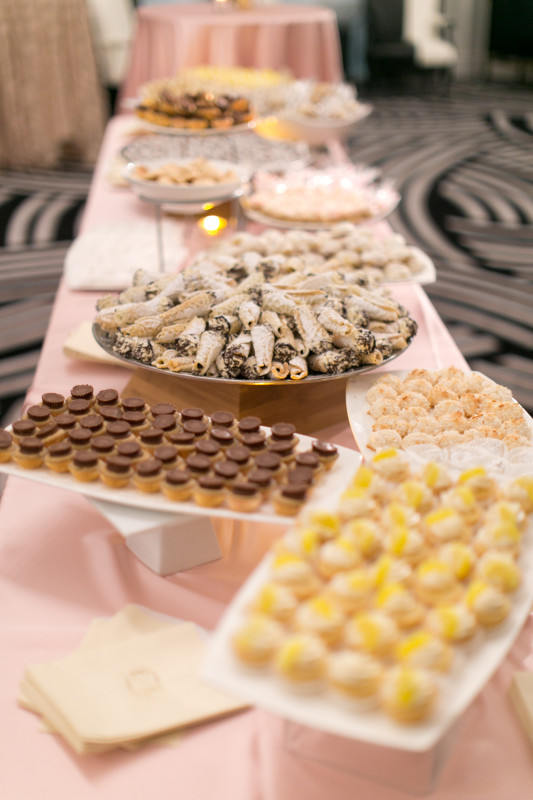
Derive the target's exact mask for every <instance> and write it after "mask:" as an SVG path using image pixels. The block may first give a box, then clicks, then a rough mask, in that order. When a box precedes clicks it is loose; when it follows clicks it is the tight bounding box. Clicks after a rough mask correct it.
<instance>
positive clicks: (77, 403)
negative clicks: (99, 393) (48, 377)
mask: <svg viewBox="0 0 533 800" xmlns="http://www.w3.org/2000/svg"><path fill="white" fill-rule="evenodd" d="M67 410H68V413H69V414H72V416H73V417H76V419H80V417H86V416H87V415H88V414H89V413H90V411H91V404H90V403H89V401H88V400H69V401H68V403H67Z"/></svg>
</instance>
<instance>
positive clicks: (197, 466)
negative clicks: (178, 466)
mask: <svg viewBox="0 0 533 800" xmlns="http://www.w3.org/2000/svg"><path fill="white" fill-rule="evenodd" d="M186 463H187V468H188V469H190V471H191V472H192V473H193V475H202V474H205V473H207V472H209V470H210V469H211V459H210V458H208V457H207V456H201V455H198V453H192V455H190V456H189V457H188V458H187V462H186Z"/></svg>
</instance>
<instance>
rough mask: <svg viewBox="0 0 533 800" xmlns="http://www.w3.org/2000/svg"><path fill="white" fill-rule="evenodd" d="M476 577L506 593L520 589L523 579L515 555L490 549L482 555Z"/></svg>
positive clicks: (477, 566)
mask: <svg viewBox="0 0 533 800" xmlns="http://www.w3.org/2000/svg"><path fill="white" fill-rule="evenodd" d="M476 577H478V578H479V579H481V580H482V581H485V582H486V583H489V584H490V585H491V586H495V587H496V589H500V591H502V592H505V593H506V594H507V593H510V592H514V591H515V590H516V589H518V587H519V586H520V583H521V580H522V574H521V572H520V568H519V567H518V565H517V563H516V561H515V560H514V558H513V556H512V555H511V554H510V553H502V552H498V551H497V550H489V551H487V552H486V553H484V554H483V555H482V556H481V558H480V559H479V561H478V563H477V565H476Z"/></svg>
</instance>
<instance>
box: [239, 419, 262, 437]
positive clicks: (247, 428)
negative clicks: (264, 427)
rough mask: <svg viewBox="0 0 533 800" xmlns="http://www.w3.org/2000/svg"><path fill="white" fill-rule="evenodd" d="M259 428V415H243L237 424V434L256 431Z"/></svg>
mask: <svg viewBox="0 0 533 800" xmlns="http://www.w3.org/2000/svg"><path fill="white" fill-rule="evenodd" d="M260 428H261V420H260V419H259V417H243V418H242V419H241V420H240V421H239V422H238V424H237V430H238V434H239V435H242V434H243V433H258V431H259V429H260Z"/></svg>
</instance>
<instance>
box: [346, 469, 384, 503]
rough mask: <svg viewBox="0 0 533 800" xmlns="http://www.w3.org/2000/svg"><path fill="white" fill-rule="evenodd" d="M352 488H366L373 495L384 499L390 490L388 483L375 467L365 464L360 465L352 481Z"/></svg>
mask: <svg viewBox="0 0 533 800" xmlns="http://www.w3.org/2000/svg"><path fill="white" fill-rule="evenodd" d="M351 488H353V489H364V490H365V491H367V492H368V493H369V494H370V495H371V496H372V497H375V498H377V499H379V500H384V499H385V498H386V496H387V491H388V489H387V484H386V482H385V481H384V480H383V478H380V476H379V475H378V474H377V473H376V472H374V470H373V469H370V467H365V466H361V467H359V469H358V470H357V472H356V473H355V475H354V477H353V479H352V482H351Z"/></svg>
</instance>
